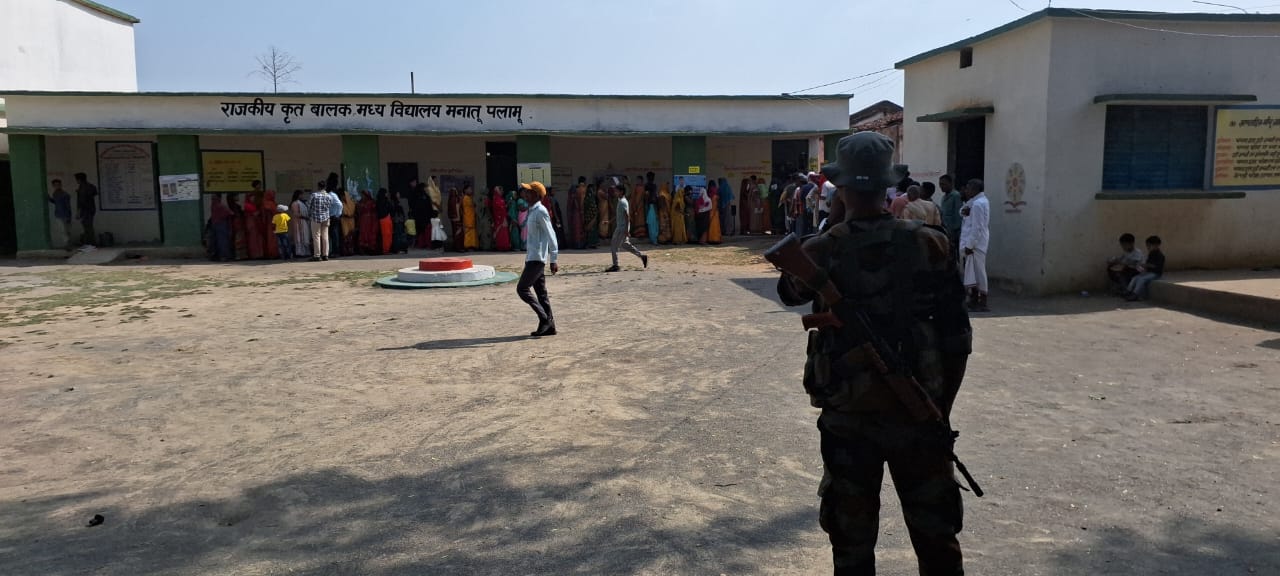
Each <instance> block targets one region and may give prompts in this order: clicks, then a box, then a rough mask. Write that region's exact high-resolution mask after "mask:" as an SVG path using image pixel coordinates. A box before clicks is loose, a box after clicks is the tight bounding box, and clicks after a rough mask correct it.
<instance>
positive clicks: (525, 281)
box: [516, 261, 555, 324]
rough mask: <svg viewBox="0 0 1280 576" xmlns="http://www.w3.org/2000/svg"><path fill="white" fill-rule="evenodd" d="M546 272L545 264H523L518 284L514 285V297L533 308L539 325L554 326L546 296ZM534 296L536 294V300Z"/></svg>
mask: <svg viewBox="0 0 1280 576" xmlns="http://www.w3.org/2000/svg"><path fill="white" fill-rule="evenodd" d="M546 270H547V264H546V263H545V262H536V261H529V262H525V263H524V272H522V273H521V274H520V282H519V283H517V284H516V295H517V296H519V297H520V299H521V300H524V303H525V304H528V305H529V307H530V308H533V313H534V314H537V315H538V323H539V324H554V323H555V317H554V316H552V315H551V297H550V296H548V295H547V275H546ZM530 289H532V290H530ZM534 294H537V298H535V297H534Z"/></svg>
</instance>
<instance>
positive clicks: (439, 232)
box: [431, 218, 449, 242]
mask: <svg viewBox="0 0 1280 576" xmlns="http://www.w3.org/2000/svg"><path fill="white" fill-rule="evenodd" d="M448 239H449V237H448V236H446V235H445V233H444V226H443V225H441V224H440V219H439V218H432V219H431V240H432V241H435V242H444V241H445V240H448Z"/></svg>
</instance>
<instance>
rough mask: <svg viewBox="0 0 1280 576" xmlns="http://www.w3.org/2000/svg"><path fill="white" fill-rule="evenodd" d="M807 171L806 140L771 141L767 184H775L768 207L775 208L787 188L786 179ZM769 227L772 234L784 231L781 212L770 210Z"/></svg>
mask: <svg viewBox="0 0 1280 576" xmlns="http://www.w3.org/2000/svg"><path fill="white" fill-rule="evenodd" d="M808 171H809V141H808V140H774V141H773V178H772V180H771V181H770V182H769V183H768V184H776V186H772V187H771V189H770V190H769V206H770V207H775V206H777V205H778V201H779V200H781V199H782V189H783V188H786V186H787V179H788V178H790V177H791V175H793V174H795V173H797V172H808ZM769 219H770V220H772V221H771V222H770V223H769V225H770V226H771V227H772V228H773V233H774V234H779V233H782V232H784V231H785V229H786V215H785V214H783V212H782V210H776V209H774V210H770V211H769Z"/></svg>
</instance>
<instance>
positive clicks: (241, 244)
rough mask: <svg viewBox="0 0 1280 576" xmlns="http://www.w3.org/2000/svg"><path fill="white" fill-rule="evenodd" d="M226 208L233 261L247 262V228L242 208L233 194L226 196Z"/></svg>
mask: <svg viewBox="0 0 1280 576" xmlns="http://www.w3.org/2000/svg"><path fill="white" fill-rule="evenodd" d="M227 208H230V209H231V245H232V246H234V247H235V259H236V260H248V259H249V243H248V238H246V236H248V228H247V227H246V226H245V223H244V208H243V207H241V206H240V199H239V198H238V197H237V196H236V195H235V194H228V195H227Z"/></svg>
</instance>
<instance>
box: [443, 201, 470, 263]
mask: <svg viewBox="0 0 1280 576" xmlns="http://www.w3.org/2000/svg"><path fill="white" fill-rule="evenodd" d="M447 202H448V203H449V204H448V207H449V208H448V209H449V250H450V251H452V252H462V251H463V250H465V249H466V247H465V246H464V242H463V240H464V238H463V237H464V236H465V235H466V229H464V228H463V227H462V194H461V193H459V192H458V189H457V188H450V189H449V199H448V200H447Z"/></svg>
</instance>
